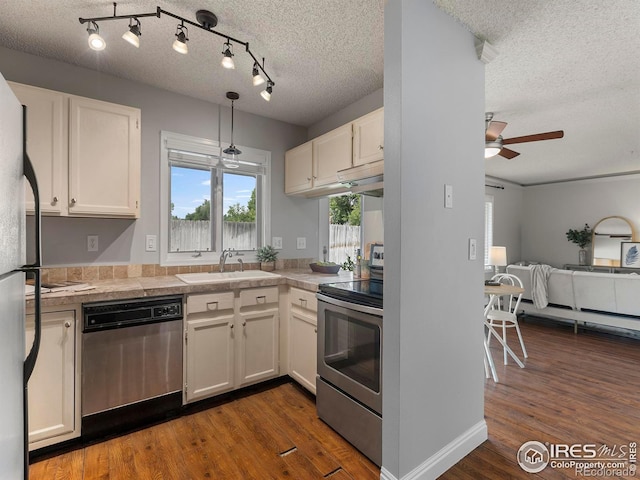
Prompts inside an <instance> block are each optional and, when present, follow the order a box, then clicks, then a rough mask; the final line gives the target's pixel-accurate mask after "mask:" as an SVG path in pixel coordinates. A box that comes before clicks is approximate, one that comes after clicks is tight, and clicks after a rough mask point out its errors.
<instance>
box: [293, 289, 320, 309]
mask: <svg viewBox="0 0 640 480" xmlns="http://www.w3.org/2000/svg"><path fill="white" fill-rule="evenodd" d="M289 296H290V299H291V305H292V306H295V307H300V308H303V309H305V310H311V311H312V312H317V311H318V299H317V298H316V292H310V291H309V290H302V289H300V288H295V287H291V290H290V291H289Z"/></svg>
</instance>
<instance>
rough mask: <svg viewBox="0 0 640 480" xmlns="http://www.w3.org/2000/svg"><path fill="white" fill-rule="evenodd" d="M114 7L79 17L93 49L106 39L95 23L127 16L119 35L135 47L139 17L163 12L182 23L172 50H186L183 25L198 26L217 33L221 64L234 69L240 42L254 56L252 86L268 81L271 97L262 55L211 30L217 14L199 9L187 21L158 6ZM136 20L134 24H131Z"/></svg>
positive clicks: (266, 94)
mask: <svg viewBox="0 0 640 480" xmlns="http://www.w3.org/2000/svg"><path fill="white" fill-rule="evenodd" d="M116 6H117V4H116V3H115V2H113V15H112V16H109V17H95V18H79V19H78V20H79V21H80V24H85V23H88V24H89V25H88V27H87V33H88V34H89V46H90V47H91V48H92V49H93V50H104V48H105V47H106V42H105V41H104V39H103V38H102V37H101V36H100V33H99V29H98V24H97V23H96V22H104V21H110V20H123V19H129V31H127V32H126V33H125V34H124V35H123V36H122V38H124V39H125V40H127V41H128V42H130V43H131V44H132V45H135V46H136V47H139V46H140V35H141V34H142V32H141V29H140V20H139V19H140V18H144V17H156V18H160V17H161V16H162V15H163V14H164V15H167V16H169V17H173V18H175V19H177V20H179V21H180V22H181V23H180V25H178V28H177V30H176V33H175V37H176V39H175V40H174V42H173V45H172V47H173V49H174V50H175V51H176V52H178V53H182V54H186V53H188V48H187V42H188V41H189V32H188V30H187V28H186V27H185V24H188V25H190V26H193V27H197V28H199V29H201V30H204V31H206V32H209V33H212V34H214V35H218V36H219V37H222V38H223V39H224V40H225V43H224V47H223V51H222V54H223V57H222V62H221V63H222V66H224V67H225V68H230V69H233V68H235V62H234V60H233V57H234V53H233V44H240V45H241V46H242V47H243V49H244V51H246V52H247V53H248V54H249V55H250V56H251V58H252V59H253V71H252V77H253V85H254V86H258V85H262V84H263V83H264V82H265V81H266V82H267V88H266V89H265V90H263V91H262V92H261V95H262V97H263V98H264V99H265V100H266V101H269V99H270V98H271V91H272V89H273V86H274V85H275V83H274V82H273V80H271V77H270V76H269V74H268V73H267V72H266V71H265V69H264V58H263V59H262V65H261V64H260V63H259V62H258V59H257V58H256V56H255V55H254V54H253V53H252V52H251V50H250V49H249V42H243V41H242V40H238V39H237V38H233V37H230V36H228V35H225V34H223V33H220V32H217V31H215V30H214V28H215V27H216V25H217V24H218V17H216V16H215V15H214V14H213V13H211V12H210V11H208V10H198V11H197V12H196V20H197V21H198V23H194V22H192V21H189V20H187V19H186V18H183V17H180V16H178V15H176V14H174V13H171V12H168V11H166V10H163V9H161V8H160V7H156V11H155V12H151V13H136V14H133V15H116ZM134 22H135V23H134Z"/></svg>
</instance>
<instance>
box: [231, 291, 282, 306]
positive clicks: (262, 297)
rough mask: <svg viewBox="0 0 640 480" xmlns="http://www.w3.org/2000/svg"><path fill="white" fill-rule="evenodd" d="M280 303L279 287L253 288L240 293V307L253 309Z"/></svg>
mask: <svg viewBox="0 0 640 480" xmlns="http://www.w3.org/2000/svg"><path fill="white" fill-rule="evenodd" d="M269 303H278V287H267V288H252V289H249V290H241V291H240V306H241V307H252V306H254V305H266V304H269Z"/></svg>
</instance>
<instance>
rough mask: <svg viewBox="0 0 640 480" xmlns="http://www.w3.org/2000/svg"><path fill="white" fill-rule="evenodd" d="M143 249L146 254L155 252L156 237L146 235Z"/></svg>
mask: <svg viewBox="0 0 640 480" xmlns="http://www.w3.org/2000/svg"><path fill="white" fill-rule="evenodd" d="M144 249H145V250H146V251H147V252H155V251H156V250H157V237H156V236H155V235H147V238H146V242H145V248H144Z"/></svg>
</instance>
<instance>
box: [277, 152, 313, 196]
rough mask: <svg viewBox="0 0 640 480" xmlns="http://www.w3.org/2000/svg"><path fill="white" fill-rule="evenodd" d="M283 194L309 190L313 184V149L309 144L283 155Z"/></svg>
mask: <svg viewBox="0 0 640 480" xmlns="http://www.w3.org/2000/svg"><path fill="white" fill-rule="evenodd" d="M284 180H285V184H284V192H285V193H287V194H291V193H297V192H304V191H306V190H309V189H310V188H311V187H312V185H313V183H312V180H313V149H312V148H311V142H307V143H303V144H302V145H299V146H297V147H295V148H292V149H291V150H289V151H287V152H286V153H285V154H284Z"/></svg>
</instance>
